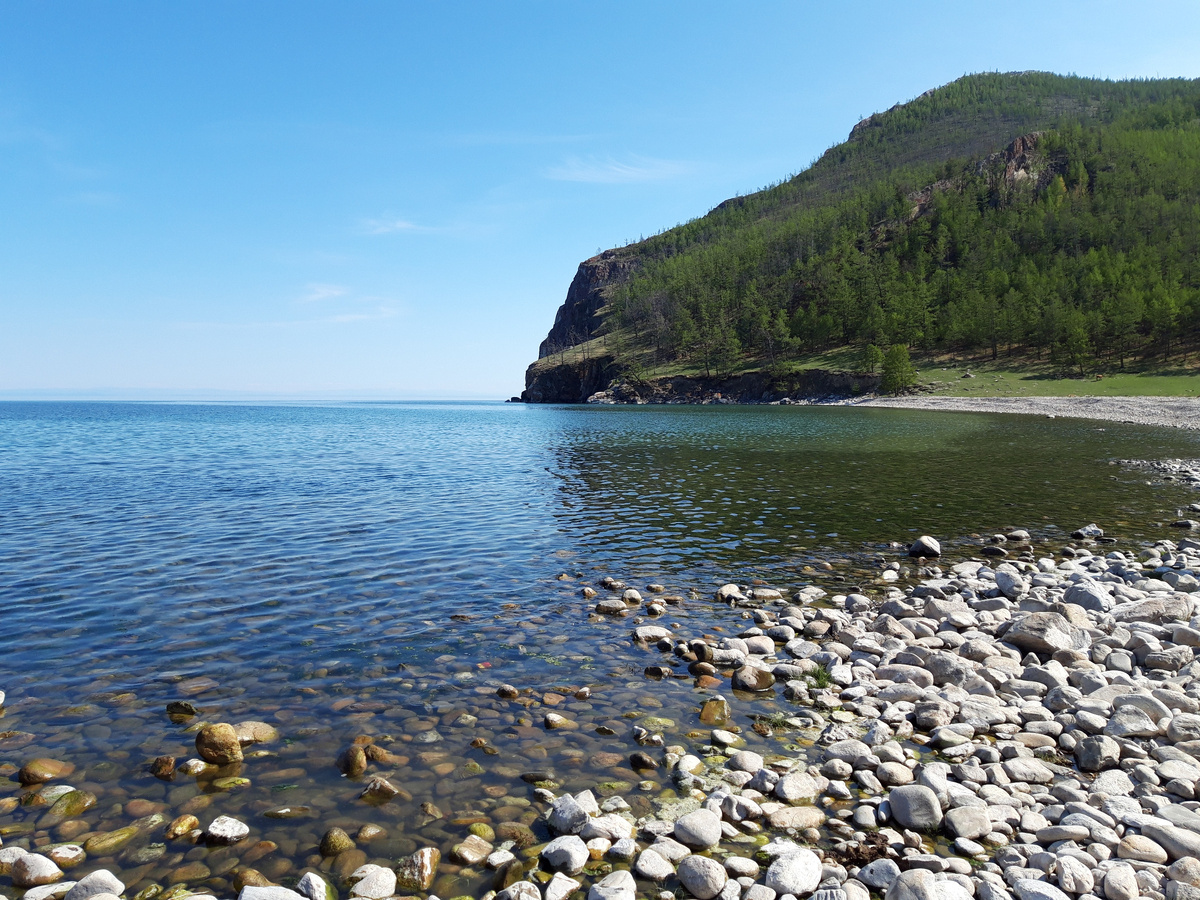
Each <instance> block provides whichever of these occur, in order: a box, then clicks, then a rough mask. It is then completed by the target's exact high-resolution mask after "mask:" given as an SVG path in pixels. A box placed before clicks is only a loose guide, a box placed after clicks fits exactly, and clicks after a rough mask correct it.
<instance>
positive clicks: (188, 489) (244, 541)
mask: <svg viewBox="0 0 1200 900" xmlns="http://www.w3.org/2000/svg"><path fill="white" fill-rule="evenodd" d="M1198 451H1200V435H1196V434H1191V433H1186V432H1175V431H1170V430H1165V429H1151V428H1140V427H1133V426H1122V425H1115V424H1111V423H1097V422H1088V421H1083V420H1063V419H1056V420H1047V419H1041V418H1033V417H1022V416H994V415H983V414H945V413H932V412H916V411H907V410H889V409H855V408H849V407H734V406H723V407H717V406H707V407H596V408H592V407H549V406H546V407H544V406H525V405H505V404H475V405H472V404H415V403H414V404H395V405H390V404H369V405H354V404H347V405H296V406H287V405H275V406H270V405H264V406H259V405H233V404H228V405H187V404H122V403H5V404H0V603H2V606H0V608H2V609H3V616H4V623H5V628H4V629H3V632H2V633H0V690H4V691H6V692H7V705H6V707H5V710H4V713H5V714H4V717H3V719H2V720H0V729H3V734H0V762H3V763H5V764H6V765H8V768H7V769H6V771H7V772H8V773H10V774H11V773H12V772H14V771H15V770H16V767H17V766H20V765H21V764H22V763H23V762H25V761H27V760H28V759H30V758H33V757H37V756H45V757H52V758H55V759H60V760H65V761H69V762H71V763H72V764H74V765H75V766H76V770H75V772H74V773H73V774H72V775H71V776H68V777H67V778H66V779H65V780H66V781H67V782H68V783H69V784H71V785H73V786H75V787H79V788H82V789H84V790H87V791H89V792H91V793H93V794H95V796H96V797H97V798H98V802H97V803H96V805H95V806H94V807H93V808H91V809H90V810H88V811H87V812H85V813H84V814H83V815H82V816H79V817H75V818H72V819H69V820H67V821H59V820H58V819H56V818H54V817H50V818H47V817H48V816H49V813H48V812H47V803H46V802H45V799H44V798H42V799H41V800H39V798H37V797H34V796H27V795H26V794H25V792H24V791H23V789H21V788H20V786H19V785H18V784H17V783H16V781H15V780H14V781H11V782H2V784H3V788H2V789H0V811H2V812H3V815H0V835H3V839H4V842H5V845H6V846H8V845H12V844H16V845H24V846H32V845H34V844H37V845H39V846H40V845H43V844H46V843H48V842H52V841H67V840H71V841H76V840H79V841H82V840H86V839H87V837H89V836H93V835H96V834H98V833H109V832H114V831H116V830H118V829H121V828H123V827H126V826H128V825H130V823H131V822H134V821H138V822H139V823H140V824H139V829H134V832H136V833H135V834H133V835H132V836H131V837H130V838H129V839H128V841H127V842H126V843H124V844H121V845H119V846H117V847H115V848H112V849H111V850H105V854H106V855H103V856H100V857H94V855H93V857H94V858H89V859H88V861H87V862H86V863H85V864H84V865H83V866H82V867H81V868H79V869H77V870H75V871H73V872H72V873H71V875H70V877H72V878H74V877H77V875H78V874H80V873H82V872H83V871H86V870H88V869H90V868H95V867H97V866H100V865H104V866H105V867H109V868H112V869H113V870H114V871H117V872H118V873H119V874H121V876H122V878H123V879H124V880H125V881H126V883H127V884H128V885H129V887H130V891H129V896H131V897H132V896H133V894H134V893H135V892H137V891H140V890H145V891H147V894H146V896H149V895H150V894H152V893H153V887H154V886H157V887H158V888H162V889H169V888H170V887H171V886H172V885H178V884H183V885H190V886H191V887H192V888H195V889H199V888H201V887H203V888H205V889H211V890H215V891H217V892H218V894H219V895H225V896H227V895H230V894H232V893H233V890H234V885H235V878H236V872H237V871H238V869H239V867H245V866H247V865H249V866H252V867H253V868H255V869H257V870H259V871H261V872H262V873H263V874H264V875H265V876H266V877H268V878H271V879H272V880H277V881H280V882H282V883H294V880H295V878H296V877H298V875H299V874H300V873H301V872H302V871H303V870H304V868H305V867H306V866H312V867H316V868H321V869H323V870H325V871H329V870H331V869H332V870H333V871H335V872H339V871H340V870H339V869H338V868H337V867H338V866H339V865H340V866H342V867H345V866H348V865H349V864H350V862H356V861H359V856H360V855H361V859H362V860H366V859H377V860H389V859H390V860H393V861H394V860H395V859H396V858H398V857H399V856H402V855H404V854H407V853H411V852H412V851H413V850H414V849H415V848H417V847H420V846H426V845H434V846H438V847H439V848H440V849H441V850H442V851H443V853H447V852H448V851H449V848H450V847H451V846H452V845H453V844H454V843H457V842H458V841H461V840H462V839H463V838H464V836H465V835H466V834H467V828H468V827H469V826H470V825H471V824H472V823H483V824H487V826H488V827H489V828H493V827H496V828H497V829H498V826H500V825H501V824H503V823H509V824H513V823H516V824H522V823H524V824H525V825H528V824H529V821H526V820H530V821H532V818H533V807H531V806H530V804H531V802H532V800H531V797H532V795H531V791H532V789H533V788H532V785H531V784H530V783H527V782H528V779H527V780H525V781H523V780H522V779H521V777H520V776H521V775H522V774H526V775H528V774H531V773H533V772H537V773H540V774H542V775H545V776H546V777H545V779H544V780H549V781H553V782H554V783H555V784H558V785H562V786H565V787H568V788H571V789H576V790H577V789H582V788H584V787H595V786H596V785H597V784H605V785H610V786H613V787H611V788H609V789H608V790H611V792H612V793H619V794H622V795H624V792H625V789H624V788H621V787H617V786H615V785H619V784H620V783H621V782H625V783H626V785H627V787H628V789H629V791H630V792H633V794H634V796H633V798H632V800H631V801H630V802H631V804H632V805H633V806H634V812H635V813H639V812H645V811H649V809H650V806H649V804H650V802H651V799H653V798H655V797H656V796H658V794H659V793H661V792H662V791H669V789H670V785H669V779H666V778H665V776H659V775H657V774H655V773H654V772H649V773H647V772H644V771H642V772H637V773H634V772H633V770H631V769H630V768H629V767H628V764H627V763H626V762H625V761H624V760H625V758H626V757H627V756H628V754H629V753H631V752H632V751H634V750H636V749H637V747H636V745H634V744H633V742H632V740H631V739H630V727H631V723H632V724H635V723H636V721H637V720H638V719H639V718H643V719H644V718H645V717H646V716H655V717H659V718H666V719H668V720H670V722H671V725H670V726H669V727H668V726H663V727H664V728H665V730H666V732H667V737H668V740H669V742H678V743H682V744H684V745H688V744H689V742H694V741H695V740H697V738H695V737H694V736H693V737H689V733H691V730H692V729H694V728H695V727H696V724H697V720H696V718H695V710H696V707H697V706H698V704H699V702H700V701H701V700H702V699H703V697H704V696H706V692H704V691H703V690H700V689H698V688H697V687H696V686H695V685H694V684H693V682H692V680H691V679H690V678H667V679H664V680H663V681H661V682H657V681H651V680H647V679H646V678H645V677H644V676H643V674H642V670H643V668H644V667H645V666H646V665H650V664H652V663H654V664H657V663H659V662H663V663H664V664H665V663H669V660H667V659H665V658H664V659H660V658H659V656H658V654H657V653H654V652H652V653H650V654H649V655H647V652H646V651H645V650H644V649H639V648H637V647H634V646H633V645H632V644H631V642H630V641H629V630H630V628H631V627H632V626H631V620H629V619H624V620H615V621H614V620H610V619H606V618H602V617H599V616H595V615H591V614H590V613H591V608H592V606H593V605H594V603H595V601H594V600H590V601H589V600H586V599H585V598H584V597H583V596H581V590H582V588H583V587H585V586H591V587H597V582H598V580H599V579H600V578H601V577H602V576H605V575H611V576H613V577H615V578H618V579H621V580H623V581H625V582H627V583H628V584H629V585H630V586H632V587H636V588H638V589H639V590H641V591H642V592H643V593H644V594H647V595H649V594H648V590H647V585H648V584H649V583H652V582H653V583H658V584H661V585H662V586H663V589H664V590H663V592H662V593H663V594H664V595H667V596H670V597H672V598H675V599H681V601H682V602H678V603H677V604H675V603H673V604H672V605H671V607H670V609H669V611H668V613H667V615H666V616H664V617H662V621H664V622H666V621H671V622H675V621H684V620H686V619H688V618H689V617H690V618H694V619H697V620H702V621H703V622H704V623H705V624H706V627H712V628H714V629H721V628H725V629H729V630H730V633H736V629H737V628H738V627H743V626H740V625H739V619H738V617H737V615H736V614H734V613H732V612H731V611H729V610H727V609H726V608H724V607H719V606H716V605H714V604H713V603H711V602H710V600H709V598H711V597H712V595H713V591H714V590H715V588H716V587H717V586H719V585H720V584H723V583H725V582H727V581H737V582H739V583H743V584H744V583H748V582H750V581H751V580H753V579H759V580H761V581H762V582H764V583H767V584H770V585H772V586H775V587H778V588H781V589H791V590H794V589H796V588H799V587H802V586H805V585H807V584H817V585H819V586H821V587H824V588H825V589H826V590H829V591H830V592H831V593H833V592H836V591H837V590H843V591H845V590H848V589H849V588H851V587H861V588H863V589H865V590H867V591H868V592H875V591H878V590H879V589H880V587H881V584H880V582H879V581H878V579H877V578H876V575H877V573H878V571H879V565H880V563H881V561H890V560H899V559H901V558H902V557H901V554H900V553H898V551H897V550H896V548H895V547H893V546H889V544H890V542H901V543H904V544H906V543H907V542H909V541H911V540H912V539H913V538H914V537H916V536H917V535H919V534H925V533H927V534H932V535H934V536H936V537H939V538H940V539H942V540H943V546H944V548H945V550H946V552H947V555H948V556H954V555H955V554H958V555H966V554H968V553H969V552H970V549H971V547H973V546H977V545H978V544H979V540H978V539H977V537H976V538H972V537H971V535H976V536H978V535H984V536H987V535H990V534H991V533H993V532H996V531H1004V530H1010V529H1013V528H1025V529H1028V530H1029V531H1030V532H1032V533H1033V535H1034V537H1035V540H1036V541H1037V542H1038V543H1039V544H1040V545H1042V546H1045V547H1047V548H1049V549H1055V550H1057V549H1060V548H1061V547H1062V546H1063V545H1064V544H1066V543H1069V542H1070V541H1069V537H1068V535H1069V532H1070V531H1072V530H1073V529H1075V528H1078V527H1080V526H1082V525H1085V524H1087V523H1089V522H1097V523H1099V524H1100V525H1101V526H1103V527H1104V528H1105V529H1106V531H1107V532H1108V533H1110V534H1112V535H1115V536H1116V537H1118V538H1119V539H1121V541H1122V543H1123V544H1124V545H1130V544H1132V545H1136V544H1138V543H1139V542H1144V541H1153V540H1155V539H1157V538H1161V537H1170V536H1171V535H1170V534H1169V533H1168V532H1167V530H1166V529H1165V528H1163V527H1162V525H1163V523H1165V522H1168V521H1170V520H1171V519H1173V518H1175V517H1176V516H1175V510H1176V509H1177V508H1178V507H1179V506H1180V505H1182V504H1186V503H1187V502H1190V501H1191V500H1192V499H1195V498H1194V496H1193V495H1191V494H1189V493H1186V492H1185V491H1184V489H1183V488H1181V487H1178V486H1175V485H1162V484H1155V485H1151V484H1149V483H1148V481H1149V479H1148V477H1147V475H1146V474H1145V473H1144V472H1141V471H1136V470H1131V469H1128V468H1125V467H1123V466H1121V465H1118V464H1115V461H1116V460H1119V459H1124V458H1162V457H1195V456H1200V452H1198ZM597 589H599V590H600V598H601V599H602V598H603V597H604V596H605V595H606V592H605V591H604V590H603V589H600V588H597ZM501 683H509V684H512V685H514V686H516V687H518V688H519V689H521V690H522V692H523V693H522V695H521V697H520V698H519V702H512V701H506V700H502V699H500V698H497V696H496V688H497V686H498V685H499V684H501ZM583 687H588V688H590V691H591V696H590V697H580V698H576V697H575V696H574V694H575V691H577V690H578V689H580V688H583ZM178 700H187V701H188V702H190V703H192V704H193V705H194V706H195V707H196V708H197V709H198V715H197V716H194V717H188V716H175V717H171V716H168V715H167V713H166V711H165V709H166V705H167V704H168V703H170V702H172V701H178ZM773 702H775V701H767V702H766V703H765V706H764V704H763V703H761V702H760V703H759V704H758V707H756V708H766V709H770V708H771V704H772V703H773ZM777 702H778V706H779V708H780V709H781V710H782V709H784V708H786V707H787V706H788V704H786V703H785V702H784V701H783V700H782V698H780V699H779V700H778V701H777ZM551 707H553V708H555V709H558V710H560V711H562V712H563V713H564V715H567V716H568V717H570V718H572V719H573V720H575V721H577V722H578V723H580V725H581V727H579V728H578V729H576V730H572V731H569V732H559V731H546V730H544V729H543V728H542V727H541V721H542V717H543V715H544V713H545V712H546V711H547V710H548V709H549V708H551ZM243 720H256V721H265V722H267V723H269V724H270V725H271V726H273V727H274V728H275V729H277V731H278V737H277V738H275V739H274V740H272V741H269V742H266V743H263V744H257V745H253V747H250V748H247V759H246V761H245V762H244V763H243V764H242V766H241V767H240V768H237V769H236V771H209V772H207V773H205V774H203V775H201V776H199V777H192V776H184V775H181V774H177V775H176V777H175V779H174V780H173V781H170V782H166V781H160V780H157V779H155V778H153V777H152V776H150V775H149V774H148V772H147V767H148V765H149V763H150V762H151V761H152V760H153V759H154V758H155V757H158V756H163V755H170V756H176V757H178V758H179V759H180V760H181V761H182V760H183V759H185V758H188V757H190V756H194V755H195V750H194V747H193V739H194V736H193V730H194V728H195V727H196V724H197V723H198V722H201V721H227V722H241V721H243ZM745 724H746V722H743V725H745ZM358 736H364V737H365V738H367V739H370V740H372V741H374V742H375V743H376V744H377V745H379V746H385V747H387V748H389V752H390V753H391V757H390V762H389V763H388V764H387V765H381V766H376V767H375V768H374V769H373V770H372V771H373V772H374V773H376V774H388V775H389V777H391V778H392V780H393V781H394V782H395V783H396V784H397V786H402V787H403V792H404V794H405V795H407V797H406V796H401V797H399V798H397V799H396V800H393V801H392V802H391V803H388V804H386V805H383V806H378V807H376V806H370V805H368V804H366V803H365V802H364V801H362V800H360V799H359V797H358V795H359V793H360V792H361V790H362V787H363V783H362V780H361V779H358V780H355V781H354V783H350V781H349V780H348V779H346V778H344V777H342V775H341V773H340V772H339V771H338V768H337V766H336V764H335V761H336V759H337V757H338V755H339V753H340V752H341V751H342V750H343V749H344V748H345V747H347V746H349V745H350V743H351V742H352V741H353V740H354V739H355V738H356V737H358ZM747 740H748V741H750V742H751V744H752V745H754V744H755V742H756V741H757V742H758V743H760V744H762V743H764V742H766V741H768V738H765V737H762V738H760V737H759V736H757V735H754V734H753V733H748V734H747ZM255 753H257V754H259V755H255ZM401 759H402V760H403V762H398V760H401ZM241 779H245V780H246V781H245V782H244V783H243V782H242V781H241ZM638 782H642V784H641V787H640V788H635V787H634V786H635V785H637V784H638ZM627 799H628V798H627ZM430 804H432V806H433V807H435V808H429V805H430ZM285 808H286V809H293V808H295V809H300V810H302V811H301V812H298V813H297V814H296V817H295V818H284V819H281V818H277V817H276V814H278V813H279V810H281V809H285ZM182 813H191V814H194V815H196V816H197V817H198V818H199V819H200V821H201V823H202V824H206V823H207V822H208V821H211V819H212V818H213V817H214V816H215V815H217V814H229V815H233V816H236V817H238V818H239V819H241V820H243V821H245V822H247V823H248V824H249V825H250V826H251V840H250V841H248V842H244V843H243V844H242V845H238V846H237V847H232V848H229V847H226V848H208V847H203V846H195V847H193V846H191V845H188V844H181V843H179V842H167V841H164V840H163V838H162V835H161V827H162V826H161V824H155V823H154V822H150V821H148V820H146V819H145V817H146V816H160V817H164V818H165V820H166V821H170V820H171V819H173V818H175V817H176V816H178V815H180V814H182ZM435 813H437V814H438V815H435ZM334 825H336V826H339V827H342V828H344V829H345V830H346V831H347V832H348V833H349V834H350V835H352V836H353V835H355V834H357V833H358V832H359V829H361V827H362V826H363V825H377V826H379V828H380V829H381V830H382V835H375V836H373V837H371V838H367V837H363V838H361V839H360V840H359V848H358V851H356V853H358V854H359V855H355V856H353V857H347V858H345V859H343V858H341V857H339V858H338V859H337V860H333V859H330V858H325V859H322V857H321V856H320V854H319V853H317V851H316V845H317V843H318V841H319V840H320V838H321V836H322V835H323V834H324V832H325V831H326V830H327V829H328V828H329V827H331V826H334ZM156 829H157V830H156ZM254 848H257V849H254ZM247 855H251V856H252V857H253V858H252V859H251V860H249V861H247V859H246V858H245V857H246V856H247ZM343 874H345V873H343ZM488 878H489V876H488V875H486V874H485V873H483V872H482V871H480V870H478V869H474V868H471V867H461V866H456V865H454V864H452V863H450V862H449V861H447V862H445V863H444V864H443V867H442V870H441V873H440V875H439V879H440V880H439V881H438V882H437V883H435V885H434V889H435V890H436V891H437V892H438V893H439V894H441V896H444V897H445V896H455V895H457V894H464V893H470V892H473V891H474V892H476V893H478V892H479V890H480V889H481V888H485V887H486V885H487V883H488ZM289 879H290V881H289ZM4 890H5V891H7V892H9V893H10V894H12V895H14V896H15V895H16V892H14V891H13V890H12V889H11V888H4ZM222 892H223V893H222Z"/></svg>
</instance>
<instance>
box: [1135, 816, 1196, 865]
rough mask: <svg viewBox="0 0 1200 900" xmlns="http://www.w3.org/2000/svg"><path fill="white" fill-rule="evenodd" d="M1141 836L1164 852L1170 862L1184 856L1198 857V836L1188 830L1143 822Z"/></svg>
mask: <svg viewBox="0 0 1200 900" xmlns="http://www.w3.org/2000/svg"><path fill="white" fill-rule="evenodd" d="M1142 836H1143V837H1148V838H1150V840H1152V841H1154V843H1156V844H1158V846H1160V847H1162V848H1163V849H1164V850H1166V851H1167V856H1168V857H1169V858H1170V859H1171V860H1172V861H1173V860H1177V859H1182V858H1183V857H1185V856H1195V857H1200V834H1197V833H1196V832H1194V831H1190V830H1189V829H1186V828H1177V827H1176V826H1174V825H1159V824H1158V823H1156V822H1145V823H1143V825H1142Z"/></svg>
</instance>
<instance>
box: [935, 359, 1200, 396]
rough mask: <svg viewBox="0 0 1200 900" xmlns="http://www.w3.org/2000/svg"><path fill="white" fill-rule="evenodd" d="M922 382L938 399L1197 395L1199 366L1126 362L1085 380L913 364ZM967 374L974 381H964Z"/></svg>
mask: <svg viewBox="0 0 1200 900" xmlns="http://www.w3.org/2000/svg"><path fill="white" fill-rule="evenodd" d="M917 369H918V371H919V372H920V383H921V384H922V385H925V386H932V387H933V391H932V393H933V394H935V395H937V396H942V397H1197V396H1200V367H1198V366H1197V365H1196V363H1195V361H1189V364H1187V365H1185V364H1184V363H1183V362H1181V361H1179V360H1173V361H1172V363H1171V364H1170V365H1163V364H1162V363H1161V362H1159V363H1158V364H1146V363H1142V364H1140V365H1139V366H1138V367H1135V366H1133V365H1132V364H1127V368H1126V371H1124V372H1122V371H1120V370H1119V369H1117V368H1116V367H1112V368H1109V369H1106V370H1104V371H1100V372H1095V373H1089V374H1087V375H1085V376H1083V377H1082V378H1081V377H1078V376H1066V375H1065V374H1064V373H1063V372H1062V370H1061V369H1058V368H1057V367H1054V366H1051V365H1049V364H1048V363H1044V362H1038V361H1036V360H1017V361H1010V360H999V361H997V362H992V361H991V360H986V361H981V362H967V361H962V362H957V363H955V362H950V361H934V360H924V361H918V362H917ZM965 372H970V373H971V374H972V375H974V376H975V377H974V378H964V377H963V374H964V373H965Z"/></svg>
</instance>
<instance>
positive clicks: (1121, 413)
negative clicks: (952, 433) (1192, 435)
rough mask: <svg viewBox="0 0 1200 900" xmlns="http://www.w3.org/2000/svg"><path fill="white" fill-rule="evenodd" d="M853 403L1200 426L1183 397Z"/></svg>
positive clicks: (1199, 414)
mask: <svg viewBox="0 0 1200 900" xmlns="http://www.w3.org/2000/svg"><path fill="white" fill-rule="evenodd" d="M853 405H855V406H883V407H890V408H894V409H929V410H939V411H944V412H990V413H1019V414H1024V415H1034V416H1053V417H1061V418H1066V419H1100V420H1104V421H1108V422H1124V423H1127V424H1131V425H1154V426H1161V427H1165V428H1187V429H1193V430H1194V429H1197V428H1200V400H1197V399H1191V398H1186V397H1019V398H1016V397H1014V398H1009V397H927V396H922V395H919V394H917V395H912V396H906V397H872V398H870V399H867V400H861V401H856V402H855V403H854V404H853Z"/></svg>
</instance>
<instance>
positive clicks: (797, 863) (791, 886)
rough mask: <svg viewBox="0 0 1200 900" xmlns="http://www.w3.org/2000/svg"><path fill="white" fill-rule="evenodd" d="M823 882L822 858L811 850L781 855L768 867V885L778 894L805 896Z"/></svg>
mask: <svg viewBox="0 0 1200 900" xmlns="http://www.w3.org/2000/svg"><path fill="white" fill-rule="evenodd" d="M820 883H821V860H820V859H819V858H818V857H817V854H815V853H813V852H812V851H811V850H804V849H802V850H797V851H796V852H795V853H789V854H787V855H786V856H781V857H779V858H778V859H776V860H775V861H774V862H773V863H771V865H770V867H769V868H768V869H767V877H766V885H767V887H769V888H771V889H772V890H773V891H775V893H776V894H777V895H782V894H794V895H795V896H797V897H804V896H807V895H808V894H811V893H812V892H813V891H815V890H816V889H817V885H819V884H820Z"/></svg>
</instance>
